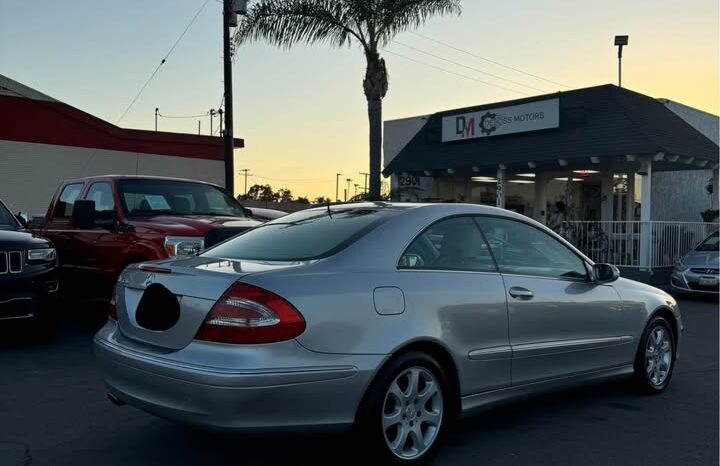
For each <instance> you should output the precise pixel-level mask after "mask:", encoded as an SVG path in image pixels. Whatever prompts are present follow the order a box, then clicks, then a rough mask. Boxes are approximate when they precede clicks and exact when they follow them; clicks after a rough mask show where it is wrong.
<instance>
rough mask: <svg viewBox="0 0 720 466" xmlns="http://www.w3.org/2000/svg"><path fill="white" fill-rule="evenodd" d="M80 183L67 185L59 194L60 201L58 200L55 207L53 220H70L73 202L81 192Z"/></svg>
mask: <svg viewBox="0 0 720 466" xmlns="http://www.w3.org/2000/svg"><path fill="white" fill-rule="evenodd" d="M82 187H83V185H82V183H77V184H69V185H67V186H65V187H64V188H63V190H62V193H60V199H58V202H57V204H56V205H55V215H54V217H55V218H70V217H72V213H73V206H74V205H75V201H76V200H77V198H78V196H79V195H80V191H82Z"/></svg>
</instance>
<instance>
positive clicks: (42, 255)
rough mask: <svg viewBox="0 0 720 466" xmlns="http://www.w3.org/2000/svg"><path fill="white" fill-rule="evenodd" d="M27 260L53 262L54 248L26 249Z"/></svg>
mask: <svg viewBox="0 0 720 466" xmlns="http://www.w3.org/2000/svg"><path fill="white" fill-rule="evenodd" d="M27 259H28V261H31V262H53V261H55V259H57V252H55V248H41V249H28V252H27Z"/></svg>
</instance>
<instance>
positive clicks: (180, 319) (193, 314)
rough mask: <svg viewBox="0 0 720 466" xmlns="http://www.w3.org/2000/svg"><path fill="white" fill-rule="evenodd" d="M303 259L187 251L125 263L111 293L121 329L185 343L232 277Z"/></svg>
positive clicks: (167, 343)
mask: <svg viewBox="0 0 720 466" xmlns="http://www.w3.org/2000/svg"><path fill="white" fill-rule="evenodd" d="M301 265H303V263H300V262H284V263H278V262H260V261H245V260H225V259H217V258H207V257H190V258H182V259H171V260H167V261H158V262H148V263H143V264H139V265H134V266H131V267H128V268H127V269H125V271H123V273H122V274H121V276H120V279H119V280H118V285H117V290H116V294H115V306H116V308H117V313H118V322H119V325H120V330H121V332H122V333H123V334H124V335H125V336H127V337H129V338H132V339H135V340H137V341H140V342H143V343H146V344H150V345H155V346H159V347H163V348H167V349H181V348H184V347H185V346H187V345H188V344H189V343H190V342H191V341H192V340H193V338H194V337H195V335H196V334H197V331H198V329H199V328H200V326H201V325H202V323H203V321H204V320H205V317H206V316H207V314H208V312H210V309H211V308H212V307H213V305H214V304H215V303H216V302H217V300H218V299H219V298H220V297H221V296H222V295H223V293H224V292H225V291H226V290H227V289H228V288H230V286H231V285H232V284H233V283H234V282H236V281H237V280H239V279H241V278H242V277H244V276H247V275H249V274H251V273H259V272H267V271H271V270H282V269H286V268H289V267H297V266H301Z"/></svg>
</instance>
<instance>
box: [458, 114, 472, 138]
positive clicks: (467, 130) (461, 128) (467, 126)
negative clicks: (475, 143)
mask: <svg viewBox="0 0 720 466" xmlns="http://www.w3.org/2000/svg"><path fill="white" fill-rule="evenodd" d="M455 134H457V135H458V136H460V137H462V138H466V137H470V136H475V118H472V117H470V118H467V117H465V116H459V117H456V118H455Z"/></svg>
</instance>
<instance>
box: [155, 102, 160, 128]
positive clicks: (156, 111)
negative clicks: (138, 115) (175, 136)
mask: <svg viewBox="0 0 720 466" xmlns="http://www.w3.org/2000/svg"><path fill="white" fill-rule="evenodd" d="M159 114H160V109H159V108H157V107H155V131H157V119H158V115H159Z"/></svg>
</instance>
